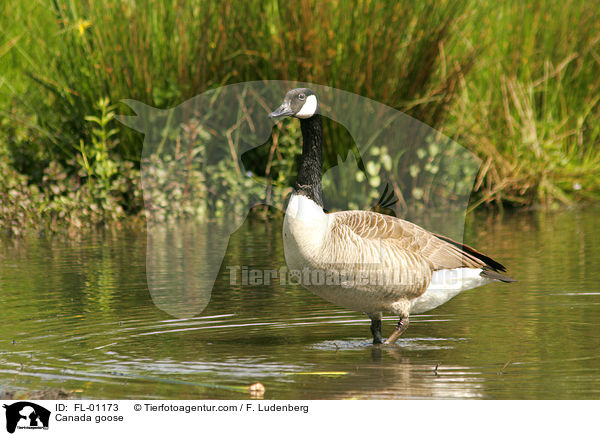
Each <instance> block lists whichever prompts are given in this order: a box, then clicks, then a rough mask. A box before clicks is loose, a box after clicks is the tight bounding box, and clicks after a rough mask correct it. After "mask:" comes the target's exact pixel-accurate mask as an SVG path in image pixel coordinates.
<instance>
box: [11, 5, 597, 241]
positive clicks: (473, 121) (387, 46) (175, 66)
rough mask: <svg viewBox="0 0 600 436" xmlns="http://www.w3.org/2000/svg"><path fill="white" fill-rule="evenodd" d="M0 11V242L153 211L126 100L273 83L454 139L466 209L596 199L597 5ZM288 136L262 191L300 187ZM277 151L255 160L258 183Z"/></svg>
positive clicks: (222, 182)
mask: <svg viewBox="0 0 600 436" xmlns="http://www.w3.org/2000/svg"><path fill="white" fill-rule="evenodd" d="M0 12H2V13H1V14H0V29H2V30H0V201H1V203H0V228H1V229H5V230H6V231H8V232H10V233H15V234H18V233H21V232H22V231H24V229H26V228H27V227H31V228H42V227H43V226H46V227H48V225H47V224H48V223H49V227H50V228H52V227H56V226H61V225H63V224H64V223H67V225H70V226H72V227H74V228H81V227H94V226H98V225H100V226H103V225H107V224H108V223H113V222H119V221H121V220H123V219H126V218H128V217H136V216H138V217H139V216H140V214H142V213H143V201H142V195H141V188H140V183H139V180H140V173H139V158H140V152H141V146H142V137H141V135H139V134H137V133H135V132H133V131H131V130H130V129H128V128H126V127H125V126H123V125H121V124H120V123H118V122H117V121H116V120H115V119H114V114H115V113H125V112H126V109H125V107H124V106H117V105H116V102H119V101H120V100H122V99H125V98H131V99H137V100H140V101H143V102H144V103H146V104H149V105H152V106H155V107H161V108H167V107H172V106H174V105H176V104H178V103H181V102H182V101H185V100H186V99H189V98H190V97H193V96H194V95H197V94H199V93H202V92H204V91H206V90H208V89H212V88H215V87H218V86H221V85H225V84H231V83H238V82H243V81H251V80H260V79H264V78H272V79H275V78H276V79H287V80H302V81H308V82H313V83H320V84H325V85H328V86H332V87H336V88H340V89H344V90H347V91H351V92H354V93H357V94H360V95H363V96H366V97H369V98H371V99H374V100H377V101H380V102H382V103H385V104H387V105H389V106H392V107H394V108H396V109H398V110H401V111H403V112H405V113H407V114H408V115H410V116H412V117H414V118H416V119H418V120H420V121H422V122H424V123H426V124H428V125H430V126H432V127H433V128H435V129H437V130H439V131H441V132H443V133H444V134H446V135H447V136H449V137H451V138H453V139H454V140H455V141H457V142H458V143H460V144H462V145H463V146H465V147H466V148H467V149H469V150H470V151H471V152H473V153H474V154H476V155H477V156H478V157H480V158H481V159H482V161H483V164H482V166H481V168H480V172H479V175H478V178H477V181H476V184H475V189H474V196H473V198H472V202H471V206H472V208H473V209H475V208H482V207H491V208H494V209H498V208H503V207H511V208H512V207H517V208H532V207H547V208H556V207H561V206H573V205H577V204H586V203H591V202H597V201H598V200H600V171H599V170H598V168H600V75H598V74H597V73H596V72H597V71H598V69H599V68H600V49H599V48H598V47H599V46H600V6H598V5H595V4H593V3H589V2H583V1H575V0H568V1H567V2H566V4H565V3H561V4H555V3H553V2H550V1H547V0H534V1H531V2H527V3H526V4H522V3H521V2H505V3H502V4H497V3H496V2H492V1H484V2H437V1H433V0H420V1H418V2H416V3H414V4H409V3H408V2H406V3H405V4H403V3H397V2H391V1H390V2H374V1H368V0H364V1H361V2H357V3H355V4H349V3H347V2H316V1H308V0H302V1H299V2H296V3H294V4H290V3H289V2H288V3H285V2H279V1H267V2H264V1H257V0H256V1H249V2H245V3H243V4H241V3H237V2H233V1H225V2H214V1H203V2H201V1H199V0H189V1H180V0H168V1H162V2H161V1H158V0H143V1H140V2H136V3H135V4H134V3H133V2H125V1H122V0H109V1H106V2H97V1H90V2H87V3H82V4H75V3H73V2H66V1H61V0H54V1H53V2H51V3H49V4H44V5H43V6H41V5H40V4H37V3H27V2H18V3H16V4H13V3H6V4H4V5H3V6H1V7H0ZM333 134H334V135H336V134H337V133H336V132H333ZM277 135H278V140H279V148H276V152H277V154H278V158H277V161H278V166H277V167H276V168H274V170H273V172H272V174H269V175H268V177H269V178H270V180H274V181H278V182H279V183H282V184H283V185H285V184H288V185H289V184H290V183H291V181H290V180H288V178H289V175H288V173H287V171H288V170H289V169H290V167H291V166H293V165H294V153H292V152H290V150H288V151H286V150H285V147H286V146H287V147H288V148H289V147H292V148H293V144H294V143H295V142H297V140H298V132H297V131H295V130H294V129H291V128H289V129H285V130H281V131H278V132H277ZM269 152H270V150H269V147H266V148H265V149H264V150H259V151H258V152H257V155H256V156H255V157H254V162H256V165H257V171H255V172H256V173H260V169H259V166H260V165H262V162H264V161H266V160H267V159H272V155H273V153H271V156H269ZM333 154H334V155H335V150H334V153H333ZM393 157H394V156H392V158H393ZM212 172H214V173H215V174H217V175H216V176H215V178H214V179H212V180H206V181H205V183H206V185H205V186H207V187H210V188H211V189H212V187H213V186H226V187H227V188H231V187H232V186H233V184H234V179H235V175H234V173H233V168H229V167H227V166H225V167H223V166H221V167H215V168H214V169H212V170H211V173H212ZM203 186H204V185H203ZM237 188H239V189H237ZM237 188H236V189H237V191H236V192H239V195H246V194H245V192H244V189H243V187H237ZM177 192H178V191H177V189H173V190H171V191H168V192H165V201H177ZM253 194H255V193H253ZM248 195H250V194H248ZM214 207H218V206H214ZM192 209H194V208H193V207H189V208H187V209H186V210H187V211H188V212H186V211H182V212H181V215H182V216H187V215H190V213H191V212H189V210H192Z"/></svg>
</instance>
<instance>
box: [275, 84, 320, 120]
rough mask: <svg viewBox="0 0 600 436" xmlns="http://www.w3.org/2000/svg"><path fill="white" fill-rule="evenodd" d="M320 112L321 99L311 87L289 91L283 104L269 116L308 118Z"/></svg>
mask: <svg viewBox="0 0 600 436" xmlns="http://www.w3.org/2000/svg"><path fill="white" fill-rule="evenodd" d="M318 112H319V101H318V100H317V96H316V95H315V93H314V92H313V91H312V90H311V89H309V88H296V89H292V90H290V91H288V93H287V94H286V95H285V98H284V99H283V104H282V105H281V106H279V107H278V108H277V109H275V110H274V111H273V112H271V113H270V114H269V118H279V117H290V116H291V117H296V118H301V119H306V118H310V117H312V116H313V115H314V114H316V113H318Z"/></svg>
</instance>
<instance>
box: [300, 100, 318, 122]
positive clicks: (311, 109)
mask: <svg viewBox="0 0 600 436" xmlns="http://www.w3.org/2000/svg"><path fill="white" fill-rule="evenodd" d="M316 111H317V97H315V96H314V95H309V96H308V98H307V99H306V102H305V103H304V105H303V106H302V109H300V110H299V111H298V113H296V116H297V117H298V118H310V117H312V116H313V115H314V114H315V112H316Z"/></svg>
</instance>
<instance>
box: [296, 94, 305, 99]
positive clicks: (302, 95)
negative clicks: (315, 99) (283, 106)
mask: <svg viewBox="0 0 600 436" xmlns="http://www.w3.org/2000/svg"><path fill="white" fill-rule="evenodd" d="M298 98H299V99H300V100H304V99H306V95H304V94H300V95H299V96H298Z"/></svg>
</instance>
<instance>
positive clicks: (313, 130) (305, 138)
mask: <svg viewBox="0 0 600 436" xmlns="http://www.w3.org/2000/svg"><path fill="white" fill-rule="evenodd" d="M300 127H301V130H302V158H301V160H300V169H299V170H298V176H297V177H296V184H295V185H294V189H295V190H296V193H298V194H301V195H304V196H306V197H308V198H310V199H311V200H313V201H314V202H315V203H317V204H318V205H319V206H321V207H323V191H322V188H321V172H322V169H323V152H322V142H323V124H322V122H321V115H320V114H315V115H313V116H312V117H310V118H305V119H301V120H300Z"/></svg>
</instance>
